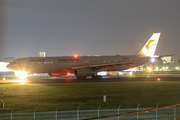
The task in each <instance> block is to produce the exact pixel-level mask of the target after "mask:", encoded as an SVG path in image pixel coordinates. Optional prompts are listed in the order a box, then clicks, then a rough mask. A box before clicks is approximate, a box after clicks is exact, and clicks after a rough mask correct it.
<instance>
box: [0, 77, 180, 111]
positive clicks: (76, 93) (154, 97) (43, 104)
mask: <svg viewBox="0 0 180 120" xmlns="http://www.w3.org/2000/svg"><path fill="white" fill-rule="evenodd" d="M124 79H127V80H128V81H124ZM124 79H123V80H122V79H121V78H116V79H115V78H114V79H112V80H113V82H110V80H111V79H108V80H103V82H100V81H99V80H96V81H91V82H89V81H87V82H82V81H78V82H71V80H69V82H64V83H63V82H62V83H57V82H55V83H38V84H37V83H26V84H17V83H15V84H0V89H6V92H5V93H4V101H5V107H6V108H13V109H14V110H13V112H32V111H33V110H34V109H35V108H37V111H39V112H40V111H55V109H56V108H57V107H59V110H62V111H66V110H76V109H77V108H78V106H81V109H84V110H85V109H97V108H98V107H99V106H101V109H116V108H118V106H119V105H121V106H122V107H121V108H135V107H137V105H138V104H141V107H143V108H150V107H155V106H156V105H157V104H158V103H159V104H160V105H159V106H160V107H162V106H166V105H171V104H176V103H179V100H180V96H179V94H180V88H179V86H180V81H178V79H179V78H178V79H177V78H168V79H169V81H168V80H167V79H166V80H165V81H157V80H155V79H154V80H150V81H149V80H147V79H145V78H144V80H138V78H136V79H133V80H132V79H131V80H130V79H129V78H124ZM174 79H175V80H174ZM171 80H172V81H171ZM32 81H33V80H32ZM47 81H48V80H47ZM63 81H66V80H63ZM104 95H106V97H107V101H106V103H104V102H103V96H104ZM1 112H3V111H1ZM7 112H8V111H7Z"/></svg>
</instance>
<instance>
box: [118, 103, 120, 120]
mask: <svg viewBox="0 0 180 120" xmlns="http://www.w3.org/2000/svg"><path fill="white" fill-rule="evenodd" d="M120 107H121V105H120V106H119V107H118V115H119V109H120ZM118 120H119V116H118Z"/></svg>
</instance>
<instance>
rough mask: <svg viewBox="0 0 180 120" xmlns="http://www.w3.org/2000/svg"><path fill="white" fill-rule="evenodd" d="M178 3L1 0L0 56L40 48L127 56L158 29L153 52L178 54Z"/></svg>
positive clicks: (22, 54)
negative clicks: (157, 39)
mask: <svg viewBox="0 0 180 120" xmlns="http://www.w3.org/2000/svg"><path fill="white" fill-rule="evenodd" d="M179 5H180V1H179V0H4V1H3V2H2V3H0V8H1V9H0V11H1V12H0V19H1V20H0V31H1V34H0V39H1V41H0V58H4V57H11V56H14V57H15V58H21V57H30V56H31V57H36V56H39V52H46V55H47V56H71V55H74V54H75V53H77V54H79V55H117V54H120V55H132V54H135V53H137V52H138V51H139V50H140V49H141V47H142V46H143V45H144V44H145V43H146V42H147V40H148V39H149V38H150V36H151V35H152V34H153V33H154V32H161V36H160V40H159V44H158V46H157V49H156V55H167V54H176V55H175V58H180V7H179ZM2 11H3V12H2Z"/></svg>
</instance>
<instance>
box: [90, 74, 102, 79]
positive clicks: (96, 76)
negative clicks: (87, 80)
mask: <svg viewBox="0 0 180 120" xmlns="http://www.w3.org/2000/svg"><path fill="white" fill-rule="evenodd" d="M92 79H102V76H101V75H93V76H92Z"/></svg>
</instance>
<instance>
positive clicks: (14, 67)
mask: <svg viewBox="0 0 180 120" xmlns="http://www.w3.org/2000/svg"><path fill="white" fill-rule="evenodd" d="M6 68H7V69H9V70H13V71H17V70H18V67H17V66H16V65H12V64H11V63H10V64H8V65H6Z"/></svg>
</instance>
